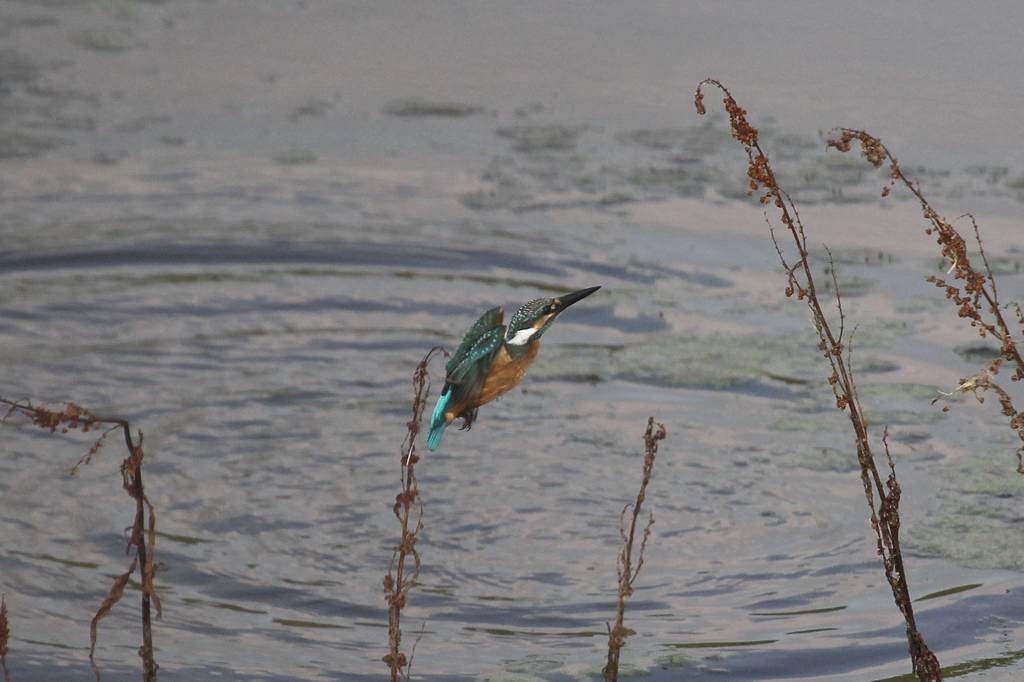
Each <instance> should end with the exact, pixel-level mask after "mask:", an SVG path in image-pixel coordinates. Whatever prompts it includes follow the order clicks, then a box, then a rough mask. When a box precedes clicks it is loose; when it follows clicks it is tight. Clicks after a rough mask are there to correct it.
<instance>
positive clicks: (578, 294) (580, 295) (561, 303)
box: [555, 287, 601, 313]
mask: <svg viewBox="0 0 1024 682" xmlns="http://www.w3.org/2000/svg"><path fill="white" fill-rule="evenodd" d="M600 288H601V287H590V288H587V289H580V290H579V291H574V292H572V293H571V294H565V295H563V296H559V297H558V298H556V299H555V312H556V313H560V312H562V311H563V310H565V309H566V308H568V307H569V306H571V305H572V304H573V303H576V302H577V301H582V300H583V299H585V298H586V297H587V296H590V295H591V294H592V293H594V292H595V291H597V290H598V289H600Z"/></svg>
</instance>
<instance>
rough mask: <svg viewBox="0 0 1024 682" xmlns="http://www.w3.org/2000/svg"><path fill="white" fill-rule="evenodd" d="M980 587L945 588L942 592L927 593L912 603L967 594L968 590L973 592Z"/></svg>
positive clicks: (977, 584)
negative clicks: (962, 593)
mask: <svg viewBox="0 0 1024 682" xmlns="http://www.w3.org/2000/svg"><path fill="white" fill-rule="evenodd" d="M981 585H982V583H969V584H967V585H957V586H956V587H948V588H946V589H944V590H939V591H938V592H929V593H928V594H926V595H924V596H923V597H918V598H917V599H915V600H914V601H925V600H926V599H938V598H939V597H946V596H948V595H951V594H959V593H961V592H967V591H968V590H973V589H976V588H978V587H981Z"/></svg>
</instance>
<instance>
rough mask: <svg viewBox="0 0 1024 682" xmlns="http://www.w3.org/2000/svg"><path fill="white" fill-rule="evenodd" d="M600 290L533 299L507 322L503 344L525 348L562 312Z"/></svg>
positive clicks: (590, 288)
mask: <svg viewBox="0 0 1024 682" xmlns="http://www.w3.org/2000/svg"><path fill="white" fill-rule="evenodd" d="M600 288H601V287H589V288H587V289H580V290H579V291H574V292H572V293H569V294H564V295H562V296H557V297H555V298H535V299H534V300H532V301H530V302H528V303H524V304H523V305H522V306H521V307H520V308H519V310H517V311H516V312H515V314H514V315H512V319H511V320H509V323H508V331H506V332H505V343H507V344H508V345H510V346H526V345H528V344H530V343H533V342H534V341H537V340H539V339H540V337H541V335H543V334H544V332H545V331H547V328H548V327H549V326H550V325H551V323H552V322H554V321H555V318H556V317H558V315H559V314H560V313H561V312H562V311H563V310H565V309H566V308H568V307H569V306H571V305H572V304H573V303H576V302H577V301H581V300H583V299H584V298H586V297H587V296H590V295H591V294H592V293H594V292H595V291H597V290H598V289H600Z"/></svg>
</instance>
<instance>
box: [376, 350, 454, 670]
mask: <svg viewBox="0 0 1024 682" xmlns="http://www.w3.org/2000/svg"><path fill="white" fill-rule="evenodd" d="M438 352H441V353H445V351H444V349H443V348H441V347H440V346H438V347H435V348H432V349H431V350H430V352H428V353H427V354H426V355H425V356H424V357H423V359H422V360H420V363H419V364H418V365H416V370H415V371H414V372H413V377H412V384H413V404H412V419H410V420H409V421H408V422H407V423H406V435H405V441H404V442H403V443H402V457H401V463H402V491H401V492H400V493H398V495H397V496H396V497H395V504H394V506H393V507H392V511H393V512H394V514H395V517H396V518H397V519H398V522H399V523H400V524H401V526H402V536H401V541H400V542H399V543H398V545H397V546H396V547H395V549H394V552H393V553H392V555H391V562H390V563H389V564H388V572H387V575H385V576H384V598H385V600H386V601H387V604H388V653H387V654H386V655H385V656H384V659H383V660H384V662H385V663H387V665H388V669H389V670H390V671H391V682H398V680H399V679H401V678H402V677H403V676H404V677H405V678H406V679H408V677H409V675H410V672H411V667H412V656H411V655H410V656H409V657H408V658H407V657H406V655H405V654H404V653H402V650H401V645H402V609H403V608H404V607H405V605H406V604H407V602H408V597H409V592H410V591H411V590H412V588H413V587H415V585H416V581H417V579H418V578H419V575H420V569H421V568H422V564H421V562H420V555H419V552H418V551H417V549H416V540H417V539H418V536H419V532H420V530H422V529H423V505H422V502H421V501H420V498H419V488H418V486H417V483H416V469H415V467H416V463H417V462H418V461H419V456H418V455H417V454H416V441H417V439H418V437H419V432H420V426H421V424H422V421H423V410H424V408H425V407H426V404H427V394H428V393H429V391H430V374H429V372H428V371H427V365H428V364H429V363H430V359H431V358H432V357H433V356H434V354H435V353H438ZM445 355H447V353H445ZM409 559H411V560H412V566H411V567H410V566H409V565H408V561H409ZM421 636H422V633H421ZM418 641H419V640H417V642H418ZM414 649H415V646H414Z"/></svg>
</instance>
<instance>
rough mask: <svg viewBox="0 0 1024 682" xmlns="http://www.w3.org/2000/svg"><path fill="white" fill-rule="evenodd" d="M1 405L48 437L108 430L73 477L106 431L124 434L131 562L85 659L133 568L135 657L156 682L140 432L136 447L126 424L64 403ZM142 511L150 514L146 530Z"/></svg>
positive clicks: (150, 532) (150, 531)
mask: <svg viewBox="0 0 1024 682" xmlns="http://www.w3.org/2000/svg"><path fill="white" fill-rule="evenodd" d="M0 404H4V405H7V406H8V411H7V415H6V417H5V419H6V418H7V417H9V416H11V415H12V414H21V415H23V416H25V417H28V418H29V419H31V420H32V423H33V424H35V425H36V426H39V427H41V428H44V429H47V430H49V431H50V432H51V433H53V432H56V431H57V430H58V429H60V431H61V433H67V432H68V431H71V430H75V429H79V430H81V431H82V432H89V431H92V430H94V429H96V428H97V427H107V428H106V430H104V431H103V433H102V434H101V435H100V436H99V438H97V439H96V441H95V442H94V443H93V445H92V447H91V448H89V450H88V452H86V454H85V455H83V456H82V458H81V459H79V461H78V463H77V464H75V466H74V467H73V468H72V469H71V473H72V474H75V473H77V472H78V469H79V468H80V467H81V466H82V465H84V464H88V463H89V462H90V461H91V460H92V456H93V455H95V454H96V453H97V452H98V451H99V450H100V448H101V447H103V444H104V442H105V440H106V437H107V435H108V434H109V433H110V432H111V431H114V430H117V429H120V430H121V432H122V433H123V435H124V442H125V447H126V448H127V449H128V456H127V457H125V459H124V460H123V461H122V462H121V484H122V487H123V488H124V490H125V492H127V493H128V495H130V496H131V497H132V499H134V500H135V518H134V522H133V523H132V530H131V535H130V536H129V540H128V546H127V547H126V548H125V551H126V552H127V551H130V550H131V548H132V547H133V546H134V547H135V557H134V558H133V559H132V563H131V565H130V566H129V568H128V570H127V571H125V572H124V573H122V574H121V575H120V576H118V577H117V578H116V579H115V580H114V584H113V585H112V586H111V588H110V591H109V592H108V593H107V596H106V598H105V599H104V600H103V603H102V604H100V607H99V609H97V611H96V615H95V616H93V619H92V622H91V623H90V625H89V638H90V648H89V659H90V661H91V660H93V657H94V655H95V652H96V639H97V631H98V626H99V622H100V621H101V620H103V618H105V617H106V616H107V614H108V613H110V610H111V609H112V608H113V607H114V605H115V604H117V602H118V601H120V600H121V597H122V596H123V594H124V590H125V587H126V586H127V585H128V581H129V580H130V578H131V575H132V573H134V572H135V568H136V566H138V567H139V570H140V572H141V574H142V646H141V647H140V648H139V656H140V657H141V658H142V665H143V679H144V680H145V681H146V682H152V681H155V680H156V673H157V669H158V667H159V666H158V665H157V664H156V660H155V659H154V656H153V627H152V619H151V603H152V605H153V606H155V607H156V612H157V618H160V615H161V604H160V597H159V596H158V595H157V592H156V586H155V584H154V576H155V573H156V567H155V563H154V554H153V550H154V548H155V547H156V510H155V509H154V508H153V505H152V504H151V503H150V502H149V499H148V498H147V497H146V490H145V487H144V486H143V484H142V462H143V459H144V458H145V453H144V452H143V450H142V438H143V435H142V432H141V431H139V432H137V438H138V442H136V441H135V440H134V439H133V438H132V431H131V424H130V423H129V422H128V420H127V419H122V418H120V417H105V416H100V415H96V414H93V413H92V412H90V411H89V410H87V409H85V408H84V407H81V406H79V405H75V404H74V403H64V404H63V408H62V409H61V410H52V409H48V408H47V407H45V406H43V405H33V404H32V403H31V402H27V401H26V402H19V401H13V400H8V399H6V398H0ZM147 510H148V512H149V519H148V524H147V519H146V512H147ZM147 543H148V546H147Z"/></svg>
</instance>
